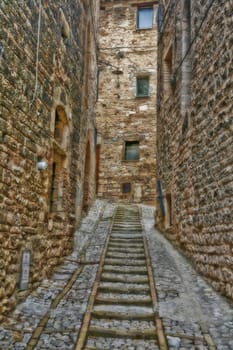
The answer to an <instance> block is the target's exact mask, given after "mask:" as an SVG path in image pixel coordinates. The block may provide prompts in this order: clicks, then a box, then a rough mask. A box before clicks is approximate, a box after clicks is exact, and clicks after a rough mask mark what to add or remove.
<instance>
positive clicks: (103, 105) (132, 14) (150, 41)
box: [97, 1, 157, 203]
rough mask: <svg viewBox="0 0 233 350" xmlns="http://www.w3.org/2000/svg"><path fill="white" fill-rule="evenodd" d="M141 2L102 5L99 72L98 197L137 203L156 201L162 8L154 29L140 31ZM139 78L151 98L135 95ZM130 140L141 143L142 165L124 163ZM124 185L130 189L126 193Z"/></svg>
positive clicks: (134, 162)
mask: <svg viewBox="0 0 233 350" xmlns="http://www.w3.org/2000/svg"><path fill="white" fill-rule="evenodd" d="M139 3H140V1H113V2H112V1H102V2H101V11H100V29H99V46H100V60H99V64H100V67H99V69H100V71H99V95H98V103H97V126H98V134H99V135H98V136H99V140H98V143H99V145H98V147H99V154H100V156H99V179H98V195H99V196H101V197H105V198H112V199H121V200H125V201H134V202H148V203H149V202H150V203H154V202H155V175H156V106H155V99H156V92H157V89H156V86H157V72H156V62H157V26H156V13H157V6H156V5H155V2H154V1H147V3H148V6H154V12H153V16H154V19H153V27H152V28H151V29H137V4H139ZM138 76H147V77H148V78H149V96H148V97H137V96H136V79H137V77H138ZM126 141H138V142H139V160H138V161H126V160H124V147H125V142H126ZM123 184H130V185H131V189H130V191H129V192H125V193H123V190H122V186H123Z"/></svg>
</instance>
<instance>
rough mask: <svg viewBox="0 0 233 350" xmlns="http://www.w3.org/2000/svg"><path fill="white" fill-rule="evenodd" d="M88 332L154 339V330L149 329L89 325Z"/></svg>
mask: <svg viewBox="0 0 233 350" xmlns="http://www.w3.org/2000/svg"><path fill="white" fill-rule="evenodd" d="M89 334H90V335H92V336H94V337H104V338H106V337H107V338H109V337H110V338H131V339H156V331H155V329H154V328H151V329H145V330H143V329H109V328H105V327H96V326H91V327H90V328H89Z"/></svg>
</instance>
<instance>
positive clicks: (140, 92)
mask: <svg viewBox="0 0 233 350" xmlns="http://www.w3.org/2000/svg"><path fill="white" fill-rule="evenodd" d="M136 96H149V77H140V78H137V91H136Z"/></svg>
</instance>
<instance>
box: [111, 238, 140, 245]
mask: <svg viewBox="0 0 233 350" xmlns="http://www.w3.org/2000/svg"><path fill="white" fill-rule="evenodd" d="M112 243H117V244H143V237H142V236H140V237H138V238H135V237H134V238H131V239H127V237H126V238H122V237H120V238H119V237H118V238H117V237H112V236H111V237H110V241H109V244H112Z"/></svg>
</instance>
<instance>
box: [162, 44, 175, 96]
mask: <svg viewBox="0 0 233 350" xmlns="http://www.w3.org/2000/svg"><path fill="white" fill-rule="evenodd" d="M172 60H173V52H172V44H170V46H169V48H168V50H167V52H166V53H165V56H164V60H163V96H164V98H165V99H167V98H168V97H169V96H170V95H171V93H172V82H171V79H172Z"/></svg>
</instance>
